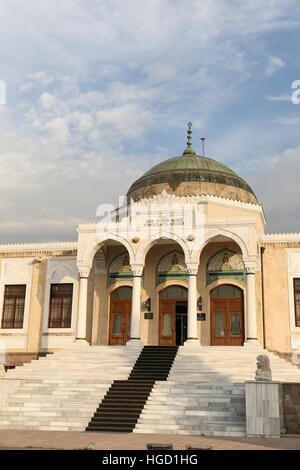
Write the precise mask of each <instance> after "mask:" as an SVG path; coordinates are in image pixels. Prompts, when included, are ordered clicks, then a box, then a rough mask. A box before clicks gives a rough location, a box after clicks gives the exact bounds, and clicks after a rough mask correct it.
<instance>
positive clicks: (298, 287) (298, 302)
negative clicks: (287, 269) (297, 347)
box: [294, 278, 300, 327]
mask: <svg viewBox="0 0 300 470" xmlns="http://www.w3.org/2000/svg"><path fill="white" fill-rule="evenodd" d="M294 296H295V325H296V326H299V327H300V279H299V278H298V279H294Z"/></svg>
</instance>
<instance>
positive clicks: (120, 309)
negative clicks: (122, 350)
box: [109, 299, 131, 346]
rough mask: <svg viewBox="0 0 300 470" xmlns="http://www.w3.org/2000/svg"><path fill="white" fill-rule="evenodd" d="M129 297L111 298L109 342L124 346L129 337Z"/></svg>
mask: <svg viewBox="0 0 300 470" xmlns="http://www.w3.org/2000/svg"><path fill="white" fill-rule="evenodd" d="M130 320H131V299H111V305H110V322H109V325H110V327H109V344H111V345H116V346H117V345H120V346H125V344H126V343H127V341H128V340H129V339H130Z"/></svg>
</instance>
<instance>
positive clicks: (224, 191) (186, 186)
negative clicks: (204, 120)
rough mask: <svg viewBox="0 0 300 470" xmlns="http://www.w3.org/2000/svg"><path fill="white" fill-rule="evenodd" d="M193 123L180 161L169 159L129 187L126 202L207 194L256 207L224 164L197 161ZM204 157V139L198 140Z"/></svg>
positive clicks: (249, 191) (249, 192)
mask: <svg viewBox="0 0 300 470" xmlns="http://www.w3.org/2000/svg"><path fill="white" fill-rule="evenodd" d="M191 128H192V123H191V122H188V132H187V148H186V149H185V150H184V152H183V154H182V155H181V156H180V157H174V158H169V159H168V160H165V161H164V162H161V163H159V164H158V165H156V166H154V167H153V168H151V170H149V171H147V173H145V174H144V175H143V176H141V178H139V179H138V180H137V181H135V182H134V183H133V185H132V186H131V187H130V189H129V191H128V193H127V198H128V199H133V200H134V201H137V200H141V199H143V198H149V197H152V196H155V195H158V194H161V193H162V192H163V191H166V192H167V193H169V194H175V195H177V196H194V195H202V194H208V195H213V196H218V197H224V198H228V199H233V200H236V201H243V202H249V203H252V204H257V200H256V197H255V194H254V193H253V191H252V189H251V188H250V186H248V184H247V183H246V181H244V180H243V179H242V178H240V177H239V176H238V175H237V174H236V173H235V172H234V171H232V170H230V168H228V167H227V166H225V165H223V163H219V162H217V161H216V160H213V159H212V158H207V157H204V156H202V157H200V156H199V155H196V152H195V150H193V149H192V130H191ZM201 140H202V152H203V155H204V141H205V137H201Z"/></svg>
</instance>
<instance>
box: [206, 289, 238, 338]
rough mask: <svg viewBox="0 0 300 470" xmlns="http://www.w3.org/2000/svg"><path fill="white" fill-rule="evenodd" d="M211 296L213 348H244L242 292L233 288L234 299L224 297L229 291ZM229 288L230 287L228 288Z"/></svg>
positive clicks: (220, 290)
mask: <svg viewBox="0 0 300 470" xmlns="http://www.w3.org/2000/svg"><path fill="white" fill-rule="evenodd" d="M221 287H223V286H220V287H219V294H220V297H219V296H218V293H217V295H216V293H215V294H214V296H212V295H211V310H210V311H211V344H212V346H242V345H243V342H244V321H243V320H244V315H243V296H242V291H241V290H240V289H238V288H236V287H234V286H232V288H233V290H232V292H233V293H234V294H235V295H234V296H232V297H222V293H223V294H224V293H225V294H226V292H227V293H228V292H229V293H230V290H229V289H226V290H225V289H223V290H222V289H220V288H221ZM227 287H229V286H227Z"/></svg>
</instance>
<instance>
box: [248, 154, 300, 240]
mask: <svg viewBox="0 0 300 470" xmlns="http://www.w3.org/2000/svg"><path fill="white" fill-rule="evenodd" d="M299 173H300V146H299V147H296V148H290V149H287V150H284V151H283V152H282V153H280V154H278V155H276V156H275V157H274V158H273V159H272V160H270V162H269V164H268V166H267V167H266V168H265V169H263V170H261V171H260V172H259V173H257V174H256V175H252V176H251V175H250V176H249V177H248V182H249V183H250V184H251V186H252V188H253V190H254V192H255V193H256V195H257V196H258V198H259V199H260V201H261V202H262V204H263V207H264V210H265V214H266V219H267V232H269V233H287V232H298V233H299V232H300V222H299V213H300V199H299V181H298V178H295V175H298V174H299Z"/></svg>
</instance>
